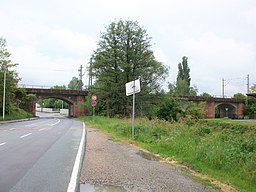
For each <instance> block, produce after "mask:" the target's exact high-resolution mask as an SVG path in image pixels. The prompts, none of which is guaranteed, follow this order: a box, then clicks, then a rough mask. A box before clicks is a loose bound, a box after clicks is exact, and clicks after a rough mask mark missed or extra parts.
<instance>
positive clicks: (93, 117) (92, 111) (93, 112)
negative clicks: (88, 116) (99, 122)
mask: <svg viewBox="0 0 256 192" xmlns="http://www.w3.org/2000/svg"><path fill="white" fill-rule="evenodd" d="M94 108H95V107H92V121H93V123H94Z"/></svg>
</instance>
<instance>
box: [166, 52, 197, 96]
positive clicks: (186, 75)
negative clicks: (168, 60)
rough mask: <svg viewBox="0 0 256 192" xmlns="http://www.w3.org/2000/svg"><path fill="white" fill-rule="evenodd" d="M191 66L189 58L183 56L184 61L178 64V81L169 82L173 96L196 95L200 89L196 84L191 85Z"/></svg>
mask: <svg viewBox="0 0 256 192" xmlns="http://www.w3.org/2000/svg"><path fill="white" fill-rule="evenodd" d="M190 82H191V78H190V68H189V67H188V58H187V57H186V56H184V57H182V62H181V63H179V64H178V75H177V79H176V83H175V84H173V83H169V85H168V88H169V92H170V93H171V94H172V95H173V96H188V95H191V96H196V95H197V92H198V89H197V87H196V86H195V85H194V86H193V87H191V86H190Z"/></svg>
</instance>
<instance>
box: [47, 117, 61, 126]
mask: <svg viewBox="0 0 256 192" xmlns="http://www.w3.org/2000/svg"><path fill="white" fill-rule="evenodd" d="M54 119H56V118H54ZM56 120H58V121H57V122H56V123H53V124H49V125H50V126H54V125H57V124H58V123H60V120H59V119H56Z"/></svg>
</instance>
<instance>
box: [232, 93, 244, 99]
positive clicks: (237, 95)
mask: <svg viewBox="0 0 256 192" xmlns="http://www.w3.org/2000/svg"><path fill="white" fill-rule="evenodd" d="M233 98H235V99H246V96H245V95H244V94H243V93H236V94H234V95H233Z"/></svg>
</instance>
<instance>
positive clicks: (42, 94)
mask: <svg viewBox="0 0 256 192" xmlns="http://www.w3.org/2000/svg"><path fill="white" fill-rule="evenodd" d="M25 91H26V93H28V94H34V95H36V98H37V99H36V100H34V101H31V103H30V104H29V111H28V112H30V113H31V114H33V115H34V116H35V115H36V101H37V100H38V99H42V100H43V99H48V98H56V99H60V100H63V101H65V102H67V103H68V104H69V116H71V117H78V116H81V115H86V114H87V110H86V108H85V105H84V104H85V101H86V99H85V97H86V96H87V95H88V91H87V90H65V89H42V88H25Z"/></svg>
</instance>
